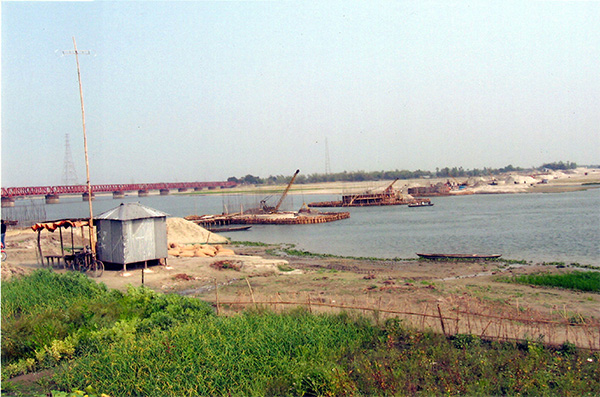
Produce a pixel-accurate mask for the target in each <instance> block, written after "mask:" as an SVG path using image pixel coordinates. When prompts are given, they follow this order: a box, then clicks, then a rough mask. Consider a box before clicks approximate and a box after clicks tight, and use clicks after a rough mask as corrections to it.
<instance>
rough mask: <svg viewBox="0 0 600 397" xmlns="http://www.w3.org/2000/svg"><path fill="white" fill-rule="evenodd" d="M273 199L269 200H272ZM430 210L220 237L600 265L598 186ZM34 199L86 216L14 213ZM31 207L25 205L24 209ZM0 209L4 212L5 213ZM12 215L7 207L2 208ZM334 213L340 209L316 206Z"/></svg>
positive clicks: (213, 198) (481, 198)
mask: <svg viewBox="0 0 600 397" xmlns="http://www.w3.org/2000/svg"><path fill="white" fill-rule="evenodd" d="M258 199H259V198H257V197H255V196H240V195H229V196H222V195H180V194H173V195H170V196H158V195H156V196H149V197H137V196H136V195H133V194H132V195H130V196H126V197H125V198H124V199H120V200H113V199H112V196H98V197H97V198H96V199H95V200H94V201H93V207H94V214H95V215H97V214H100V213H101V212H103V211H106V210H108V209H111V208H113V207H115V206H117V205H119V203H121V202H140V203H142V204H144V205H147V206H149V207H152V208H155V209H158V210H160V211H163V212H166V213H168V214H169V215H171V216H177V217H183V216H186V215H190V214H199V215H200V214H217V213H221V212H223V208H224V207H225V206H227V207H228V208H229V209H230V210H231V211H234V209H233V208H236V209H237V208H238V207H239V206H240V205H241V204H244V203H245V204H246V205H248V203H252V202H253V203H256V202H258ZM276 199H277V197H274V198H271V200H272V201H273V202H274V201H276ZM335 199H339V195H290V196H288V198H287V199H286V201H285V202H284V207H285V206H287V207H288V209H296V210H297V209H298V208H300V205H301V204H302V202H303V201H305V202H313V201H325V200H335ZM432 201H433V203H434V206H432V207H422V208H409V207H407V206H387V207H362V208H348V209H343V210H345V211H349V212H350V214H351V216H350V218H349V219H345V220H342V221H338V222H331V223H325V224H317V225H296V226H279V225H253V226H252V228H251V229H250V230H248V231H244V232H232V233H225V235H226V236H228V237H230V238H232V239H233V240H237V241H261V242H268V243H290V244H295V245H296V247H297V248H298V249H302V250H307V251H311V252H317V253H326V254H335V255H348V256H364V257H378V258H394V257H398V258H414V257H416V253H417V252H419V253H421V252H428V253H433V252H435V253H497V254H502V255H503V258H507V259H518V260H521V259H525V260H528V261H532V262H555V261H558V262H565V263H567V264H569V263H573V262H576V263H580V264H589V265H594V266H598V265H600V244H599V241H600V189H589V190H586V191H578V192H569V193H546V194H533V193H528V194H497V195H469V196H450V197H434V198H432ZM32 202H38V204H37V206H38V207H43V212H44V213H45V216H46V219H48V220H55V219H64V218H77V217H86V216H89V210H88V204H87V202H84V201H82V200H81V198H79V197H78V198H75V197H61V202H60V203H59V204H51V205H45V204H39V202H42V200H19V201H17V203H16V206H17V208H15V210H17V211H18V210H19V207H23V206H27V205H31V203H32ZM28 203H29V204H28ZM4 210H5V209H3V211H4ZM7 210H10V209H7ZM322 210H326V211H339V210H342V209H335V208H332V209H324V208H323V209H322Z"/></svg>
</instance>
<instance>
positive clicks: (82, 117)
mask: <svg viewBox="0 0 600 397" xmlns="http://www.w3.org/2000/svg"><path fill="white" fill-rule="evenodd" d="M73 48H74V49H75V62H76V63H77V80H78V81H79V98H80V100H81V123H82V125H83V149H84V152H85V174H86V179H87V181H86V183H87V192H88V205H89V208H90V224H89V235H90V248H91V249H92V254H93V255H94V257H96V244H94V236H93V229H94V212H93V210H92V185H91V184H90V162H89V160H88V145H87V134H86V132H85V109H84V106H83V88H82V85H81V71H80V68H79V52H77V43H76V42H75V37H74V36H73Z"/></svg>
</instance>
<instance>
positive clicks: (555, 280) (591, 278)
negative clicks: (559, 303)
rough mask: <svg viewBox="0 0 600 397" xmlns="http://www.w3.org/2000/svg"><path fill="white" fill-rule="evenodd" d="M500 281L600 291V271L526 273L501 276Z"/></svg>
mask: <svg viewBox="0 0 600 397" xmlns="http://www.w3.org/2000/svg"><path fill="white" fill-rule="evenodd" d="M499 280H500V281H505V282H512V283H518V284H528V285H539V286H545V287H555V288H565V289H571V290H575V291H583V292H596V293H600V272H594V271H589V272H581V271H572V272H569V273H564V274H550V273H537V274H524V275H519V276H514V277H512V278H506V277H500V278H499Z"/></svg>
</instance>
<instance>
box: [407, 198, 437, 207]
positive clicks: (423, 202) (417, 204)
mask: <svg viewBox="0 0 600 397" xmlns="http://www.w3.org/2000/svg"><path fill="white" fill-rule="evenodd" d="M432 205H433V203H432V202H431V201H430V200H429V199H423V200H419V201H415V202H412V203H410V204H408V206H409V207H431V206H432Z"/></svg>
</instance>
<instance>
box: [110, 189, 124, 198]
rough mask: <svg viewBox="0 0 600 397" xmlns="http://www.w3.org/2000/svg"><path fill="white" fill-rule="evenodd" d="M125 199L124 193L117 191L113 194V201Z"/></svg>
mask: <svg viewBox="0 0 600 397" xmlns="http://www.w3.org/2000/svg"><path fill="white" fill-rule="evenodd" d="M124 197H125V192H123V191H121V190H117V191H114V192H113V199H122V198H124Z"/></svg>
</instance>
